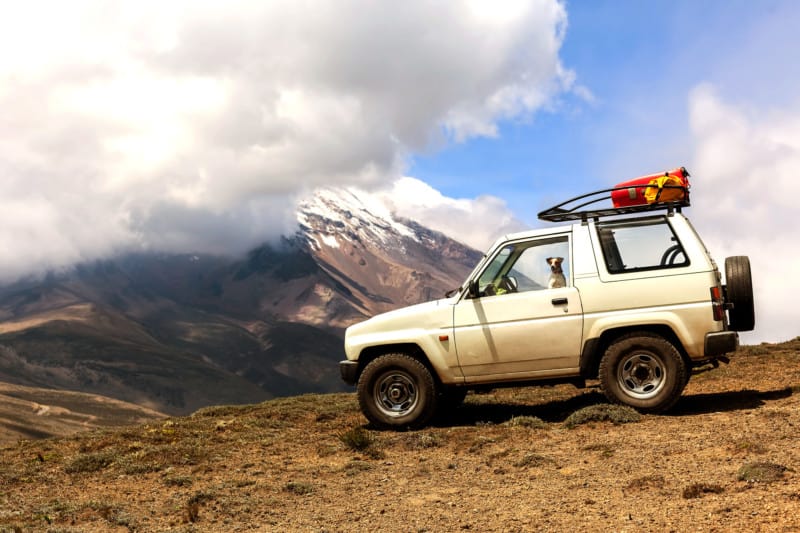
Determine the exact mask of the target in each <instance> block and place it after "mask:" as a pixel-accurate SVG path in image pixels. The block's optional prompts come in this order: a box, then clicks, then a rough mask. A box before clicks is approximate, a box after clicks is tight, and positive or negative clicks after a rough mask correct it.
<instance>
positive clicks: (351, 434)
mask: <svg viewBox="0 0 800 533" xmlns="http://www.w3.org/2000/svg"><path fill="white" fill-rule="evenodd" d="M339 440H340V441H341V442H342V444H344V445H345V446H347V448H349V449H351V450H353V451H357V452H363V451H365V450H367V449H368V448H370V447H371V446H372V444H373V443H374V442H375V439H374V438H373V436H372V434H371V433H370V432H369V431H367V430H366V429H364V428H363V427H361V426H358V427H354V428H353V429H350V430H347V431H345V432H344V433H340V434H339Z"/></svg>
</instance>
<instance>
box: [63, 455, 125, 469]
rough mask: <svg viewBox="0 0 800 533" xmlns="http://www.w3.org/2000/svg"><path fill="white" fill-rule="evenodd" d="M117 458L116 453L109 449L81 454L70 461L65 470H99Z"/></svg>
mask: <svg viewBox="0 0 800 533" xmlns="http://www.w3.org/2000/svg"><path fill="white" fill-rule="evenodd" d="M115 458H116V454H114V453H112V452H109V451H103V452H97V453H85V454H81V455H79V456H77V457H75V458H74V459H73V460H72V461H70V462H69V463H68V464H67V465H66V466H65V467H64V471H65V472H66V473H67V474H81V473H90V472H99V471H100V470H103V469H104V468H107V467H108V466H110V465H111V464H112V463H113V462H114V460H115Z"/></svg>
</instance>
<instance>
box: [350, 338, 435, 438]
mask: <svg viewBox="0 0 800 533" xmlns="http://www.w3.org/2000/svg"><path fill="white" fill-rule="evenodd" d="M357 394H358V404H359V406H360V407H361V412H363V413H364V416H366V417H367V419H368V420H369V421H370V422H372V423H373V424H375V425H376V426H378V427H382V428H396V429H399V428H417V427H422V426H424V425H425V424H426V423H427V422H428V420H430V418H431V417H432V416H433V414H434V412H435V411H436V403H437V391H436V382H435V381H434V379H433V375H432V374H431V372H430V371H429V370H428V368H427V367H426V366H425V365H423V364H422V363H421V362H419V361H418V360H416V359H414V358H413V357H410V356H408V355H405V354H400V353H397V354H387V355H382V356H380V357H378V358H376V359H375V360H374V361H372V362H370V363H369V364H368V365H367V366H366V368H364V371H363V372H362V373H361V377H360V378H359V380H358V387H357Z"/></svg>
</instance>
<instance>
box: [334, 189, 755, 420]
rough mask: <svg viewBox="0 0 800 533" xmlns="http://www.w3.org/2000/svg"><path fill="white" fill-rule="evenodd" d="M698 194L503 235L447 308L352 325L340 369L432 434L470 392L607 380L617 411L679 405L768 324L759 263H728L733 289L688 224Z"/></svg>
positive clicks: (362, 393) (572, 214)
mask: <svg viewBox="0 0 800 533" xmlns="http://www.w3.org/2000/svg"><path fill="white" fill-rule="evenodd" d="M609 191H611V189H609V190H607V191H598V193H593V194H599V193H606V192H609ZM686 192H687V194H686V196H685V198H684V199H682V200H681V201H678V202H669V203H661V204H651V205H642V206H633V207H626V208H616V209H615V208H610V209H600V210H594V211H592V210H584V211H580V210H578V209H577V208H576V209H565V208H564V206H565V205H568V204H569V202H573V201H576V200H578V201H580V200H582V199H584V198H585V197H586V196H589V195H584V196H582V197H578V198H576V199H572V200H570V201H568V202H564V203H563V204H560V205H559V206H556V207H554V208H551V209H549V210H546V211H543V212H542V213H540V214H539V217H540V218H542V219H544V220H548V221H556V222H563V221H566V222H572V223H570V224H567V225H561V226H558V227H552V228H548V229H540V230H534V231H527V232H524V233H517V234H513V235H507V236H505V237H502V238H500V239H499V240H497V242H495V243H494V245H493V246H492V247H491V248H490V249H489V251H488V252H487V253H486V255H485V256H484V258H483V259H482V260H481V261H480V262H479V264H478V265H477V266H476V267H475V269H474V270H473V272H472V273H471V274H470V276H469V277H468V279H467V280H466V281H465V283H464V284H463V285H462V286H461V287H459V288H458V289H456V290H455V291H451V293H448V295H447V297H446V298H445V299H442V300H437V301H433V302H428V303H424V304H420V305H414V306H411V307H406V308H404V309H399V310H396V311H392V312H388V313H384V314H381V315H378V316H375V317H373V318H371V319H369V320H366V321H364V322H361V323H359V324H355V325H353V326H351V327H349V328H348V329H347V332H346V336H345V352H346V355H347V360H345V361H342V362H341V363H340V370H341V375H342V378H343V379H344V381H345V382H347V383H349V384H357V386H358V388H357V390H358V399H359V404H360V406H361V409H362V411H363V413H364V415H365V416H366V417H367V418H368V419H369V420H370V422H372V423H373V424H375V425H376V426H379V427H396V428H403V427H420V426H423V425H425V424H426V423H427V422H428V421H429V420H430V419H431V417H432V416H433V415H434V414H436V413H437V412H442V411H446V410H447V409H449V408H453V407H455V406H457V405H458V404H459V403H460V402H461V401H462V400H463V399H464V397H465V395H466V393H467V390H469V389H478V388H482V387H498V386H503V385H506V386H509V385H510V386H517V385H523V384H534V383H536V382H542V381H547V382H548V383H552V382H554V381H555V382H558V381H563V382H572V383H575V384H576V385H578V386H583V385H584V381H585V379H594V378H598V379H599V381H600V386H601V388H602V390H603V392H604V394H605V395H606V397H607V398H608V399H609V400H610V401H612V402H617V403H622V404H626V405H630V406H632V407H634V408H636V409H638V410H640V411H643V412H661V411H664V410H666V409H669V408H670V407H671V406H673V405H674V404H675V402H676V401H677V400H678V398H679V397H680V395H681V393H682V391H683V389H684V387H685V386H686V383H687V382H688V380H689V377H690V375H691V370H692V368H693V367H696V366H701V365H705V364H709V363H711V364H714V365H716V364H718V363H717V361H719V360H721V361H724V362H727V358H726V357H725V355H726V354H728V353H730V352H733V351H735V350H736V348H737V347H738V342H739V341H738V334H737V333H736V331H746V330H751V329H753V327H754V312H753V292H752V284H751V278H750V264H749V260H748V258H747V257H743V256H738V257H729V258H727V259H726V261H725V271H726V283H727V284H726V285H725V286H723V285H722V276H721V274H720V272H719V270H718V269H717V265H716V263H715V262H714V260H713V259H712V258H711V256H710V255H709V253H708V251H707V250H706V247H705V246H704V245H703V242H702V241H701V240H700V237H699V236H698V234H697V232H696V231H695V230H694V228H693V227H692V225H691V224H690V223H689V221H688V220H687V219H686V218H685V217H684V216H683V215H682V214H681V208H682V207H686V206H688V205H689V202H688V191H686ZM585 205H586V203H582V204H580V205H579V206H578V208H582V207H584V206H585ZM632 214H633V215H634V216H631V215H632ZM726 311H727V313H726Z"/></svg>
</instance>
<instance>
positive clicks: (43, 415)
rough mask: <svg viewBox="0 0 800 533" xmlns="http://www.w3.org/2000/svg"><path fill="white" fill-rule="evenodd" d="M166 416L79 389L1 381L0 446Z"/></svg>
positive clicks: (154, 419)
mask: <svg viewBox="0 0 800 533" xmlns="http://www.w3.org/2000/svg"><path fill="white" fill-rule="evenodd" d="M163 418H166V415H164V414H162V413H159V412H157V411H152V410H150V409H147V408H144V407H141V406H138V405H134V404H131V403H125V402H121V401H119V400H114V399H112V398H107V397H103V396H97V395H94V394H84V393H80V392H70V391H61V390H54V389H39V388H35V387H23V386H21V385H10V384H8V383H0V446H4V445H8V444H12V443H14V442H17V441H18V440H19V439H23V438H24V439H42V438H47V437H56V436H64V435H70V434H73V433H78V432H80V431H86V430H89V429H99V428H105V427H118V426H129V425H131V424H143V423H145V422H153V421H156V420H161V419H163Z"/></svg>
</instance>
